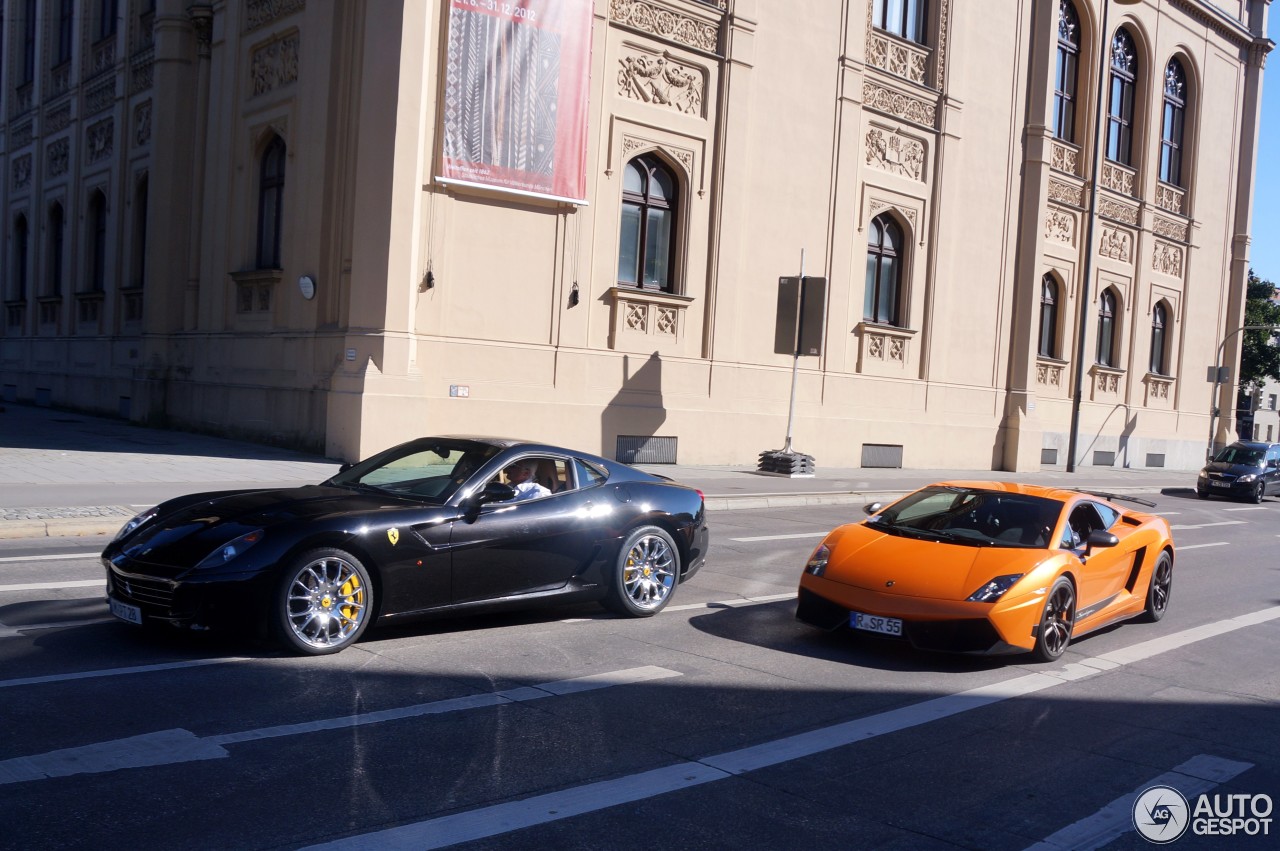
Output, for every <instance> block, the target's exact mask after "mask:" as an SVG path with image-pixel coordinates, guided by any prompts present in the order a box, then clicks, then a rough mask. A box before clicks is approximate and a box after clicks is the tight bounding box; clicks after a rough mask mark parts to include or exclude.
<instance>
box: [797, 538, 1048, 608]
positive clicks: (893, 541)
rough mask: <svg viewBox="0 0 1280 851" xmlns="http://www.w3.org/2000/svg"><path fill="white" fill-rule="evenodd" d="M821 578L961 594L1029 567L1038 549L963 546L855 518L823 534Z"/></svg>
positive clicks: (932, 595) (925, 593)
mask: <svg viewBox="0 0 1280 851" xmlns="http://www.w3.org/2000/svg"><path fill="white" fill-rule="evenodd" d="M827 546H828V548H829V549H830V551H831V555H830V558H829V560H828V562H827V569H826V572H825V573H824V574H823V576H825V577H826V578H827V579H830V580H832V581H834V582H839V583H842V584H844V585H851V586H854V587H856V588H864V589H866V590H869V591H875V592H877V593H880V594H892V595H898V596H903V597H921V598H927V599H933V600H965V599H968V597H969V596H970V595H971V594H973V592H975V591H977V590H978V589H979V588H981V587H982V586H983V585H985V584H987V583H988V582H990V581H991V580H992V579H994V578H995V577H997V576H1004V575H1006V574H1011V573H1022V574H1026V573H1030V572H1031V571H1032V569H1033V568H1035V566H1036V565H1037V564H1039V563H1040V561H1042V560H1043V559H1044V558H1045V557H1046V553H1045V551H1044V550H1042V549H1026V548H1020V547H1019V548H1014V547H993V546H965V545H962V544H950V543H945V542H939V541H924V540H919V539H916V538H904V537H900V536H897V535H889V534H886V533H884V532H880V531H877V530H875V529H873V528H871V527H870V526H866V525H864V524H857V525H851V526H844V527H841V528H840V529H838V530H836V531H835V532H833V533H832V534H831V536H829V537H828V538H827Z"/></svg>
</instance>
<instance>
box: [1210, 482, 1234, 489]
mask: <svg viewBox="0 0 1280 851" xmlns="http://www.w3.org/2000/svg"><path fill="white" fill-rule="evenodd" d="M1209 484H1211V485H1213V486H1214V487H1215V488H1229V487H1231V482H1209Z"/></svg>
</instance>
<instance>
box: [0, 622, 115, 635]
mask: <svg viewBox="0 0 1280 851" xmlns="http://www.w3.org/2000/svg"><path fill="white" fill-rule="evenodd" d="M114 621H116V619H115V618H88V619H87V620H78V621H55V622H53V623H22V624H18V625H17V626H6V625H5V624H2V623H0V638H21V637H22V633H24V632H28V631H30V630H35V629H71V628H73V627H79V626H88V625H91V624H95V623H112V622H114Z"/></svg>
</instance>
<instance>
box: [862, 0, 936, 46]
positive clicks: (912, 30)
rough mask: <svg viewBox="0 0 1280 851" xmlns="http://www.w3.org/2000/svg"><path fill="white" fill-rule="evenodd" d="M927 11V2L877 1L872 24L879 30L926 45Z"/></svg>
mask: <svg viewBox="0 0 1280 851" xmlns="http://www.w3.org/2000/svg"><path fill="white" fill-rule="evenodd" d="M927 9H928V3H927V2H926V0H875V3H874V4H873V5H872V9H871V23H872V25H873V26H874V27H875V28H876V29H878V30H884V31H885V32H887V33H892V34H894V35H896V36H898V37H899V38H904V39H906V40H907V41H914V42H915V43H916V44H924V43H925V15H926V12H927Z"/></svg>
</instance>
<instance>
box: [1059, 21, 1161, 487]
mask: <svg viewBox="0 0 1280 851" xmlns="http://www.w3.org/2000/svg"><path fill="white" fill-rule="evenodd" d="M1112 2H1116V3H1119V4H1120V5H1122V6H1136V5H1137V4H1139V3H1141V2H1142V0H1102V27H1101V29H1100V30H1099V31H1098V32H1099V33H1100V35H1101V39H1100V40H1101V42H1102V55H1101V56H1100V57H1099V58H1098V108H1097V110H1096V111H1095V113H1094V122H1093V173H1092V174H1091V175H1090V177H1089V225H1088V228H1087V232H1086V234H1085V250H1084V272H1083V274H1082V276H1081V281H1080V322H1079V325H1078V326H1077V327H1076V370H1075V372H1076V383H1075V392H1074V394H1073V395H1072V397H1071V433H1070V436H1069V437H1068V438H1067V472H1068V473H1074V472H1075V471H1076V445H1077V444H1078V443H1079V442H1080V401H1081V399H1082V398H1083V397H1084V357H1085V329H1086V328H1087V327H1088V324H1089V282H1090V280H1091V279H1092V278H1093V225H1094V222H1095V221H1097V218H1098V177H1099V175H1100V173H1101V169H1102V125H1103V124H1104V123H1106V118H1107V112H1106V109H1105V106H1104V104H1105V103H1106V97H1107V92H1106V87H1107V71H1108V69H1109V68H1110V67H1111V61H1110V60H1111V34H1110V31H1109V30H1108V29H1107V17H1108V13H1109V12H1110V11H1111V3H1112Z"/></svg>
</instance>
